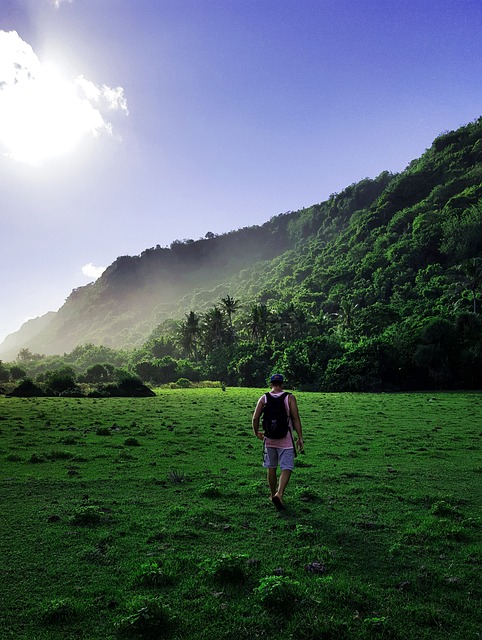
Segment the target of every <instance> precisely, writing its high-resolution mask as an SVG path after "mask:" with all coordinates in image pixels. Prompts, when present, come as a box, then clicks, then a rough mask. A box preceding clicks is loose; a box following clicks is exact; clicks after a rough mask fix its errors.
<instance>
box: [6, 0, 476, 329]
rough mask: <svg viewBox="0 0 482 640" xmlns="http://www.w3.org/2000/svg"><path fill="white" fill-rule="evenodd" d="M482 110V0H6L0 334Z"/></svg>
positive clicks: (377, 167) (344, 180)
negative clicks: (81, 290) (107, 275)
mask: <svg viewBox="0 0 482 640" xmlns="http://www.w3.org/2000/svg"><path fill="white" fill-rule="evenodd" d="M481 114H482V3H481V2H480V0H454V1H452V0H356V1H355V0H349V1H348V0H56V1H55V0H0V154H1V155H0V193H1V196H2V207H1V217H0V249H1V251H0V269H1V273H2V278H1V279H0V297H1V300H2V304H1V311H0V340H2V339H3V338H4V337H5V335H6V334H7V333H10V332H12V331H15V330H17V329H18V328H19V327H20V326H21V324H22V322H24V321H25V320H26V319H27V318H30V317H36V316H39V315H42V314H43V313H46V312H47V311H50V310H52V311H56V310H57V309H58V308H59V307H60V306H61V305H62V304H63V302H64V300H65V298H66V297H67V296H68V295H69V293H70V291H71V290H72V289H73V288H74V287H78V286H82V285H84V284H87V283H88V282H89V281H91V280H92V278H94V277H95V276H96V274H98V273H99V272H100V271H101V268H102V267H106V266H107V265H109V264H110V263H112V262H113V261H114V260H115V258H116V257H117V256H119V255H125V254H129V255H136V254H139V253H140V252H141V251H143V250H144V249H146V248H149V247H153V246H155V245H157V244H160V245H161V246H168V245H169V244H170V243H171V242H172V241H173V240H176V239H184V238H194V239H197V238H199V237H203V236H204V235H205V234H206V232H208V231H212V232H214V233H223V232H226V231H229V230H232V229H238V228H241V227H245V226H250V225H255V224H262V223H263V222H265V221H266V220H268V219H269V218H270V217H271V216H273V215H277V214H278V213H282V212H285V211H289V210H297V209H299V208H302V207H305V206H310V205H311V204H314V203H317V202H321V201H322V200H325V199H326V198H327V197H328V196H329V195H330V194H331V193H333V192H337V191H341V190H342V189H343V188H344V187H345V186H347V185H349V184H351V183H353V182H356V181H358V180H361V179H363V178H365V177H375V176H376V175H378V174H379V173H380V172H381V171H384V170H389V171H392V172H397V171H401V170H403V169H404V168H405V167H406V166H407V164H408V163H409V162H410V161H411V160H412V159H413V158H416V157H418V156H419V155H421V153H423V151H424V150H425V149H426V148H427V147H429V146H430V144H431V142H432V140H433V138H434V137H436V136H437V135H438V134H440V133H441V132H443V131H446V130H450V129H454V128H457V127H459V126H460V125H463V124H466V123H467V122H470V121H472V120H474V119H476V118H477V117H479V116H480V115H481Z"/></svg>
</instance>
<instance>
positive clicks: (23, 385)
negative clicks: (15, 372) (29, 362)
mask: <svg viewBox="0 0 482 640" xmlns="http://www.w3.org/2000/svg"><path fill="white" fill-rule="evenodd" d="M8 395H10V396H16V397H18V398H34V397H37V396H44V395H45V393H44V392H43V391H42V389H41V388H40V387H38V386H37V385H36V384H35V383H34V382H33V381H32V380H30V378H25V380H22V382H20V384H19V385H17V386H16V387H15V389H13V391H11V392H10V393H9V394H8Z"/></svg>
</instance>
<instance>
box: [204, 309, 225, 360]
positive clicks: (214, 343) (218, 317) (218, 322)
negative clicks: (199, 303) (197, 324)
mask: <svg viewBox="0 0 482 640" xmlns="http://www.w3.org/2000/svg"><path fill="white" fill-rule="evenodd" d="M225 336H226V321H225V317H224V314H223V312H222V311H221V309H219V308H218V307H213V308H212V309H209V310H208V311H206V313H205V314H204V319H203V339H204V347H205V349H207V350H208V351H210V350H212V349H215V348H217V347H222V346H223V344H224V341H225Z"/></svg>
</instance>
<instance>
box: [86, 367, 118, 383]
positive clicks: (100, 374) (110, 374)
mask: <svg viewBox="0 0 482 640" xmlns="http://www.w3.org/2000/svg"><path fill="white" fill-rule="evenodd" d="M114 372H115V367H114V366H113V365H111V364H107V363H106V364H94V365H92V366H91V367H88V368H87V370H86V372H85V376H84V379H85V381H86V382H91V383H94V384H98V383H101V382H112V381H113V380H114Z"/></svg>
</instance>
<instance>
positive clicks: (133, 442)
mask: <svg viewBox="0 0 482 640" xmlns="http://www.w3.org/2000/svg"><path fill="white" fill-rule="evenodd" d="M124 444H125V446H126V447H140V446H141V443H140V442H139V440H138V439H137V438H127V439H126V440H124Z"/></svg>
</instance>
